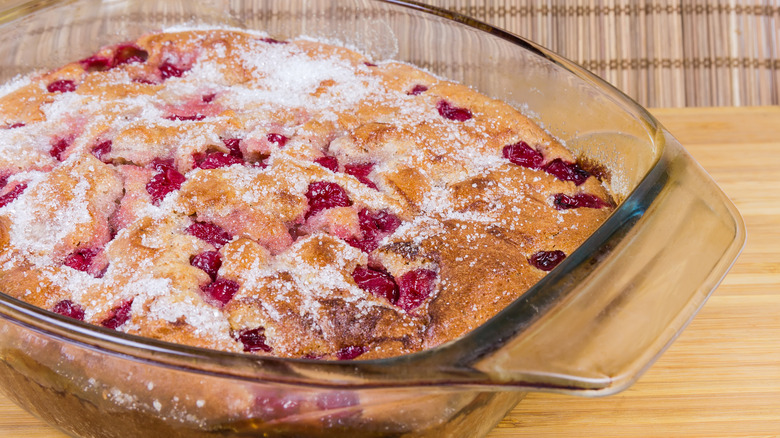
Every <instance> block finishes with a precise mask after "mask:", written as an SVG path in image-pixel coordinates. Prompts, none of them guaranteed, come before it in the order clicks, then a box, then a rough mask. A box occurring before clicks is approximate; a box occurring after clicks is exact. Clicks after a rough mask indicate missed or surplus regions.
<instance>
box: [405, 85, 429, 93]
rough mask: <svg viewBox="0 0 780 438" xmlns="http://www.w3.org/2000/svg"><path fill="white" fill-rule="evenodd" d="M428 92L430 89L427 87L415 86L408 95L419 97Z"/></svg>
mask: <svg viewBox="0 0 780 438" xmlns="http://www.w3.org/2000/svg"><path fill="white" fill-rule="evenodd" d="M426 91H428V87H426V86H425V85H421V84H417V85H415V86H414V88H412V89H411V91H409V92H408V93H406V94H408V95H410V96H417V95H420V94H422V93H425V92H426Z"/></svg>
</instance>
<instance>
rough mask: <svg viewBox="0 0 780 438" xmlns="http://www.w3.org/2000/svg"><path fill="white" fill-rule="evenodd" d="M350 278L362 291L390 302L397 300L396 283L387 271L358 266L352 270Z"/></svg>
mask: <svg viewBox="0 0 780 438" xmlns="http://www.w3.org/2000/svg"><path fill="white" fill-rule="evenodd" d="M352 278H353V279H354V280H355V283H357V285H358V287H359V288H361V289H363V290H364V291H366V292H370V293H371V294H374V295H376V296H378V297H384V298H385V299H387V301H389V302H390V303H392V304H395V303H396V302H398V285H397V284H395V280H394V279H393V276H392V275H390V274H389V273H388V272H387V271H385V270H378V269H374V268H369V267H368V266H358V267H356V268H355V270H354V271H352Z"/></svg>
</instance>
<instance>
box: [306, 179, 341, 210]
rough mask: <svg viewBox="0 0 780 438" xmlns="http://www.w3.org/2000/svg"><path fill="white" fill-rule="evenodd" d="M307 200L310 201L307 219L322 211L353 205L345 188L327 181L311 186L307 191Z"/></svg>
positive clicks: (317, 182) (314, 183)
mask: <svg viewBox="0 0 780 438" xmlns="http://www.w3.org/2000/svg"><path fill="white" fill-rule="evenodd" d="M306 199H308V200H309V211H308V212H307V213H306V217H307V218H308V217H310V216H312V215H315V214H317V213H319V212H320V211H322V210H327V209H329V208H333V207H349V206H350V205H352V201H351V200H350V199H349V196H348V195H347V192H346V191H345V190H344V188H343V187H341V186H340V185H338V184H336V183H332V182H326V181H315V182H313V183H311V184H309V189H308V190H307V191H306Z"/></svg>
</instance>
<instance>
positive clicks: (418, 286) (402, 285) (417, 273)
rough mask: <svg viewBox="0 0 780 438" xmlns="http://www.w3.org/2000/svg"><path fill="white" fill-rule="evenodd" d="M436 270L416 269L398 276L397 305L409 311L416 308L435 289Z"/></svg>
mask: <svg viewBox="0 0 780 438" xmlns="http://www.w3.org/2000/svg"><path fill="white" fill-rule="evenodd" d="M435 282H436V272H434V271H431V270H430V269H415V270H413V271H409V272H407V273H405V274H404V275H402V276H401V277H400V278H398V302H397V303H396V305H397V306H398V307H400V308H402V309H404V310H406V311H407V312H409V311H411V310H413V309H416V308H417V307H419V306H420V304H422V302H423V301H425V299H426V298H428V297H429V296H430V295H431V293H433V290H434V283H435Z"/></svg>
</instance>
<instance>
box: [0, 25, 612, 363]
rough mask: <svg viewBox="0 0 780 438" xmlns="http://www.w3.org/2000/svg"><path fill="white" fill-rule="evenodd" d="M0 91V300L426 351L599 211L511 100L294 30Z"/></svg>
mask: <svg viewBox="0 0 780 438" xmlns="http://www.w3.org/2000/svg"><path fill="white" fill-rule="evenodd" d="M0 94H1V95H2V97H0V180H2V181H0V182H1V183H2V190H0V263H1V264H2V265H1V266H0V290H2V291H3V292H5V293H8V294H10V295H12V296H14V297H17V298H20V299H23V300H25V301H28V302H30V303H33V304H35V305H37V306H40V307H43V308H46V309H49V310H53V311H54V312H57V313H60V314H63V315H66V316H70V317H72V318H76V319H81V320H84V321H87V322H90V323H93V324H96V325H102V326H104V327H108V328H112V329H117V330H121V331H125V332H128V333H133V334H139V335H142V336H149V337H153V338H157V339H162V340H166V341H171V342H179V343H184V344H189V345H195V346H201V347H208V348H217V349H223V350H227V351H248V352H254V353H257V354H272V355H277V356H282V357H308V358H322V359H354V358H357V357H359V358H361V359H362V358H377V357H387V356H392V355H398V354H404V353H409V352H414V351H417V350H420V349H423V348H428V347H432V346H435V345H438V344H441V343H442V342H446V341H448V340H451V339H454V338H456V337H458V336H460V335H462V334H464V333H466V332H468V331H469V330H471V329H473V328H475V327H476V326H478V325H479V324H481V323H482V322H484V321H485V320H487V319H488V318H490V317H491V316H492V315H494V314H495V313H496V312H498V311H499V310H501V309H502V308H503V307H505V306H506V305H507V304H509V303H510V302H512V301H513V300H514V299H515V298H517V297H518V296H520V295H521V294H522V293H523V292H524V291H525V290H527V289H528V288H529V287H530V286H531V285H533V284H534V283H535V282H537V281H538V280H539V279H540V278H541V277H543V276H544V275H545V273H546V271H549V270H550V269H552V268H553V267H554V266H555V265H556V264H557V263H558V262H560V260H562V259H563V258H564V257H565V256H566V255H567V254H569V253H570V252H571V251H573V250H574V249H575V248H576V247H577V246H578V245H579V244H581V243H582V242H583V241H584V239H585V238H586V237H587V236H588V235H590V234H591V233H592V232H593V231H594V230H595V229H596V228H597V227H598V226H599V224H600V223H601V222H602V221H603V220H604V219H605V218H606V216H607V215H608V214H609V213H610V212H611V210H612V201H611V200H610V197H609V195H608V194H607V192H606V191H605V190H604V188H603V187H602V185H601V183H600V181H598V180H597V179H596V178H595V177H593V176H591V175H590V174H589V173H588V172H587V171H586V170H584V169H582V167H580V166H579V165H578V164H576V160H575V158H574V157H573V156H572V155H571V154H570V153H569V152H568V151H567V150H566V149H564V148H563V147H562V145H561V144H560V143H559V142H558V141H556V140H555V139H554V138H552V137H551V136H550V135H548V134H547V133H545V132H544V131H543V130H542V129H540V128H539V127H538V126H536V125H535V124H533V123H532V122H530V121H529V120H528V119H527V118H526V117H524V116H523V115H522V114H520V113H519V112H518V111H517V110H515V109H514V108H512V107H511V106H509V105H507V104H506V103H502V102H499V101H496V100H492V99H489V98H487V97H486V96H483V95H481V94H479V93H477V92H475V91H473V90H471V89H469V88H468V87H465V86H461V85H458V84H455V83H452V82H448V81H444V80H441V79H439V78H437V77H435V76H433V75H431V74H428V73H426V72H423V71H421V70H419V69H416V68H414V67H411V66H409V65H406V64H403V63H398V62H377V63H373V62H372V61H370V60H368V59H366V58H365V57H363V56H362V55H360V54H358V53H356V52H354V51H351V50H348V49H345V48H341V47H336V46H333V45H328V44H323V43H321V42H316V41H312V40H307V39H300V40H296V41H277V40H273V39H270V38H267V37H264V36H262V35H259V34H253V33H247V32H240V31H231V30H192V31H177V32H168V33H159V34H152V35H148V36H145V37H143V38H141V39H139V40H138V41H135V42H133V43H128V44H122V45H118V46H112V47H107V48H105V49H102V50H100V51H99V52H97V53H95V54H94V55H93V56H91V57H89V58H87V59H84V60H81V61H79V62H74V63H72V64H68V65H66V66H65V67H63V68H61V69H58V70H55V71H53V72H48V73H45V74H33V75H31V76H28V77H25V78H20V79H17V80H16V81H13V82H12V83H11V84H8V85H6V86H5V87H4V88H3V89H1V90H0Z"/></svg>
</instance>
